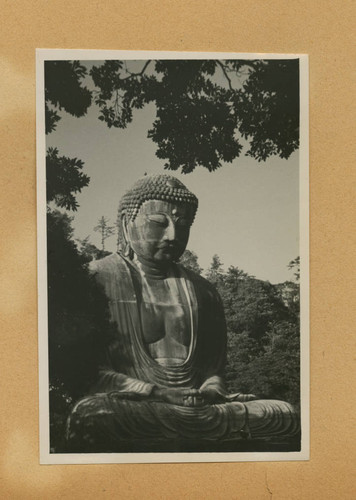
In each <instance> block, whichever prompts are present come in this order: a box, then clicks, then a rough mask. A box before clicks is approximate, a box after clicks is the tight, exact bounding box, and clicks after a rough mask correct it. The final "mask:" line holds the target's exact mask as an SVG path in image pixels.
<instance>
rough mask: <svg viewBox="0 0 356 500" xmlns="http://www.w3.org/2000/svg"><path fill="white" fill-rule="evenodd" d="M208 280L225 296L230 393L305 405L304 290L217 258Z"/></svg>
mask: <svg viewBox="0 0 356 500" xmlns="http://www.w3.org/2000/svg"><path fill="white" fill-rule="evenodd" d="M206 275H207V278H208V279H209V280H210V281H211V282H212V283H213V284H214V285H215V287H216V288H217V290H218V291H219V294H220V296H221V298H222V301H223V305H224V310H225V316H226V324H227V331H228V349H227V366H226V379H227V383H228V388H229V389H230V391H232V392H235V391H242V392H246V393H254V394H257V395H259V396H263V397H273V398H276V399H282V400H286V401H290V402H291V403H293V404H295V405H297V406H298V405H299V354H300V349H299V287H298V285H297V284H295V283H291V282H286V283H283V284H281V285H271V284H270V283H269V282H266V281H261V280H257V279H255V278H254V277H252V276H249V275H248V274H247V273H245V272H244V271H242V270H241V269H239V268H237V267H234V266H231V267H229V269H228V270H227V272H225V271H224V269H223V265H222V263H221V260H220V258H219V257H218V256H217V255H214V257H213V260H212V263H211V266H210V268H209V269H208V272H207V273H206Z"/></svg>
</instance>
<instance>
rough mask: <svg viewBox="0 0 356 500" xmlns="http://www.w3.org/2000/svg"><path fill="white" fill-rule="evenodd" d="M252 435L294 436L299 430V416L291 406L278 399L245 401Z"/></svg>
mask: <svg viewBox="0 0 356 500" xmlns="http://www.w3.org/2000/svg"><path fill="white" fill-rule="evenodd" d="M245 407H246V411H247V416H248V425H249V430H250V433H251V435H252V437H254V436H255V437H257V436H277V435H280V436H294V435H296V434H297V433H298V432H299V430H300V422H299V416H298V414H297V413H296V411H295V410H294V408H293V406H292V405H291V404H289V403H287V402H285V401H279V400H269V399H266V400H257V401H249V402H246V403H245Z"/></svg>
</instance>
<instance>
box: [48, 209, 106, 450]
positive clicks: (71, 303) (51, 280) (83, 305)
mask: <svg viewBox="0 0 356 500" xmlns="http://www.w3.org/2000/svg"><path fill="white" fill-rule="evenodd" d="M71 219H72V218H71V217H69V216H68V215H67V214H65V213H61V212H59V211H58V210H49V211H48V213H47V248H48V261H47V262H48V266H47V272H48V349H49V352H48V354H49V381H50V387H49V391H50V415H51V418H50V426H51V446H52V447H53V448H54V449H56V450H57V451H58V450H60V449H61V447H62V445H63V439H64V428H65V421H66V418H67V416H68V413H69V411H70V409H71V406H72V403H73V401H75V400H77V399H78V398H79V397H81V396H83V395H84V394H86V393H87V391H88V389H89V387H90V385H91V384H92V383H93V382H94V380H95V379H96V377H97V370H98V364H99V358H98V353H99V352H101V351H102V350H103V349H104V346H105V345H106V343H107V342H109V339H110V338H111V334H112V325H111V324H110V322H109V312H108V302H107V297H106V296H105V294H104V292H103V291H102V290H101V289H100V288H99V287H98V285H97V283H96V281H95V279H94V277H93V276H91V275H90V274H89V272H88V268H87V263H88V261H89V260H90V259H88V257H87V256H86V255H85V254H84V253H80V252H79V251H78V249H77V246H76V244H75V242H74V241H73V239H72V236H73V229H72V227H71Z"/></svg>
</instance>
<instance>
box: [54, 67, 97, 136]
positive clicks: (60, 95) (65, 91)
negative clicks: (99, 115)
mask: <svg viewBox="0 0 356 500" xmlns="http://www.w3.org/2000/svg"><path fill="white" fill-rule="evenodd" d="M86 74H87V70H86V68H85V66H83V65H81V64H80V63H79V61H46V62H45V101H46V108H45V113H46V116H45V117H46V134H48V133H50V132H53V130H55V128H56V125H57V122H58V121H59V120H60V119H61V117H60V115H59V114H58V111H60V110H62V109H64V110H65V111H67V113H69V114H71V115H73V116H77V117H80V116H83V115H85V113H86V112H87V109H88V107H89V106H90V104H91V100H92V94H91V92H90V90H89V89H88V88H87V87H85V86H84V85H83V83H82V80H83V78H84V77H85V75H86Z"/></svg>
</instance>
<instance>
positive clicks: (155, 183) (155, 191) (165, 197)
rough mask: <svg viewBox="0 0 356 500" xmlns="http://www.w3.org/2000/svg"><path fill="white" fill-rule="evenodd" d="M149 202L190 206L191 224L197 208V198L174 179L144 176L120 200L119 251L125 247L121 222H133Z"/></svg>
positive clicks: (168, 176)
mask: <svg viewBox="0 0 356 500" xmlns="http://www.w3.org/2000/svg"><path fill="white" fill-rule="evenodd" d="M149 200H160V201H168V202H173V203H186V204H189V205H191V206H192V207H193V216H192V222H193V220H194V217H195V214H196V211H197V208H198V198H197V197H196V196H195V195H194V194H193V193H192V192H191V191H189V189H188V188H186V186H185V185H184V184H183V183H182V182H181V181H180V180H178V179H177V178H176V177H173V176H172V175H167V174H155V175H145V176H144V177H142V178H141V179H139V180H138V181H137V182H135V184H134V185H133V186H132V188H131V189H129V190H128V191H126V193H125V194H124V195H123V197H122V198H121V201H120V205H119V212H118V227H119V241H118V243H119V249H120V247H121V249H122V248H124V246H125V245H126V241H125V238H124V234H123V231H122V222H123V221H124V220H125V221H126V222H128V221H134V220H135V218H136V216H137V214H138V211H139V210H140V207H141V205H142V204H143V203H144V202H145V201H149Z"/></svg>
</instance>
